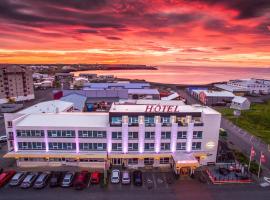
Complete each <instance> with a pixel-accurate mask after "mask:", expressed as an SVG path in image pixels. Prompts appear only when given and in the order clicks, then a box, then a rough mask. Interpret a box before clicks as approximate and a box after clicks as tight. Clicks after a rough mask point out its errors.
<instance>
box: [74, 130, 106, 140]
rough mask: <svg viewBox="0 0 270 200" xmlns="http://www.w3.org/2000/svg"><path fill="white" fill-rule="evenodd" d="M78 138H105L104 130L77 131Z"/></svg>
mask: <svg viewBox="0 0 270 200" xmlns="http://www.w3.org/2000/svg"><path fill="white" fill-rule="evenodd" d="M78 136H79V138H106V136H107V133H106V131H78Z"/></svg>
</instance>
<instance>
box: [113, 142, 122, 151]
mask: <svg viewBox="0 0 270 200" xmlns="http://www.w3.org/2000/svg"><path fill="white" fill-rule="evenodd" d="M112 150H113V151H122V143H112Z"/></svg>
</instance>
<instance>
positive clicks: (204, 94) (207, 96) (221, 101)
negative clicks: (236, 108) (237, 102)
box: [199, 90, 235, 106]
mask: <svg viewBox="0 0 270 200" xmlns="http://www.w3.org/2000/svg"><path fill="white" fill-rule="evenodd" d="M234 97H235V96H234V94H233V93H231V92H228V91H212V90H207V91H201V92H200V93H199V100H200V102H202V103H203V104H204V105H208V106H214V105H225V104H227V103H231V101H232V99H233V98H234Z"/></svg>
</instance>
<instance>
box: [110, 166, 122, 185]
mask: <svg viewBox="0 0 270 200" xmlns="http://www.w3.org/2000/svg"><path fill="white" fill-rule="evenodd" d="M119 182H120V171H119V170H118V169H114V170H112V175H111V183H119Z"/></svg>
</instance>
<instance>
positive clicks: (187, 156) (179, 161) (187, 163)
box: [172, 153, 200, 168]
mask: <svg viewBox="0 0 270 200" xmlns="http://www.w3.org/2000/svg"><path fill="white" fill-rule="evenodd" d="M172 157H173V160H174V162H175V166H176V168H181V167H193V168H197V167H199V166H200V164H199V162H198V160H197V159H196V158H195V157H194V155H193V154H192V153H175V154H173V156H172Z"/></svg>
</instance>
